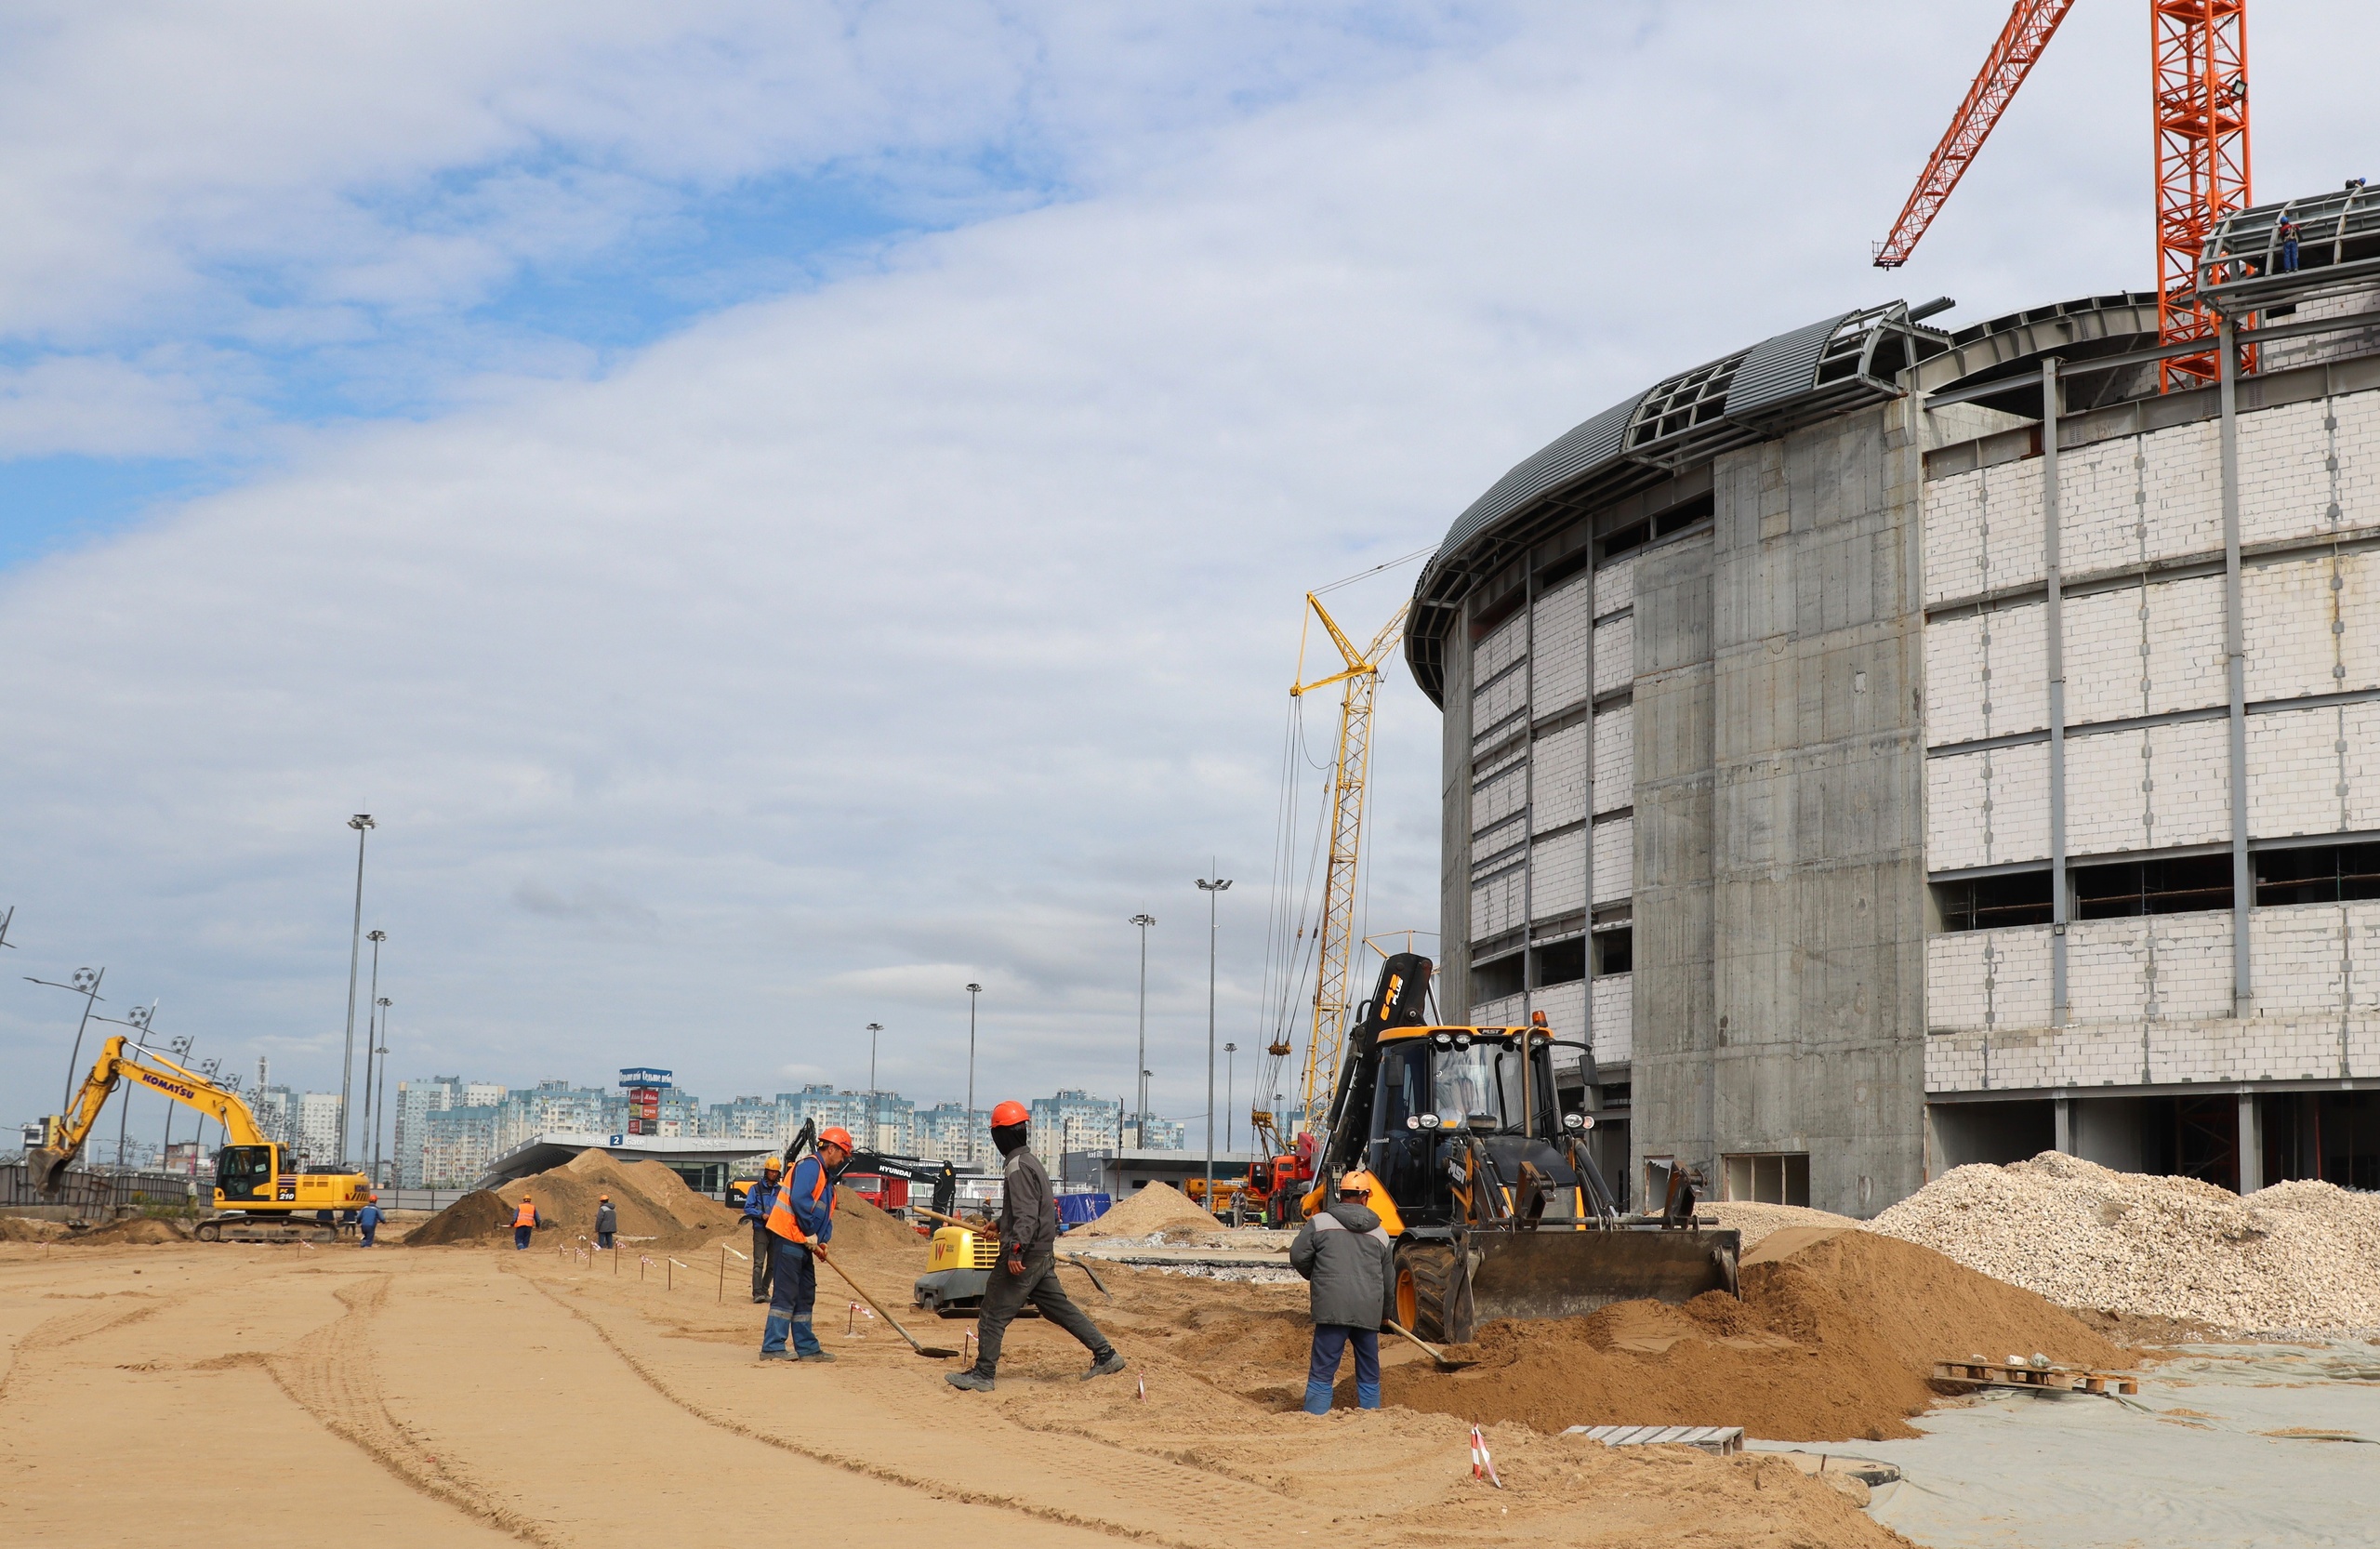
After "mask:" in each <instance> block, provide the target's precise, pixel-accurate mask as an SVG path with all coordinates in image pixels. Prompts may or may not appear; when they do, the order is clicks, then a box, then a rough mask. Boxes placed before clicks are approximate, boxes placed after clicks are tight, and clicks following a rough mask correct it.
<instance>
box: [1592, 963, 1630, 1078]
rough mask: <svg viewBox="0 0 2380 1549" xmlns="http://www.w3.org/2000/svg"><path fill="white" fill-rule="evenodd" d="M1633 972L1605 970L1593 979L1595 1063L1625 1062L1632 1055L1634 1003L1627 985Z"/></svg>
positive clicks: (1616, 1063)
mask: <svg viewBox="0 0 2380 1549" xmlns="http://www.w3.org/2000/svg"><path fill="white" fill-rule="evenodd" d="M1635 977H1636V976H1635V975H1634V974H1633V973H1608V974H1606V975H1605V976H1604V977H1602V978H1600V979H1596V980H1594V981H1593V994H1594V1000H1595V1039H1594V1051H1595V1063H1596V1064H1598V1065H1626V1064H1627V1063H1628V1062H1629V1061H1630V1060H1631V1059H1633V1058H1634V1057H1635V1053H1636V1025H1635V1023H1634V1021H1633V1018H1634V1016H1635V1014H1636V1012H1635V1002H1634V1000H1633V996H1632V995H1631V992H1630V988H1629V986H1632V985H1633V984H1634V983H1635Z"/></svg>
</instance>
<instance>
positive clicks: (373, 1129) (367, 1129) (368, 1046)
mask: <svg viewBox="0 0 2380 1549" xmlns="http://www.w3.org/2000/svg"><path fill="white" fill-rule="evenodd" d="M388 939H389V933H388V932H386V931H367V932H365V933H364V940H366V941H368V942H370V943H371V944H372V990H371V993H370V994H369V995H368V996H366V997H365V998H364V1133H365V1134H367V1135H370V1136H371V1137H372V1139H373V1144H374V1145H377V1144H378V1141H379V1137H380V1127H379V1124H378V1122H377V1120H376V1119H375V1118H374V1116H373V1112H372V1073H373V1071H374V1069H375V1068H377V1055H375V1054H374V1053H373V1051H374V1050H375V1049H376V1048H377V1047H378V1045H379V1042H380V1035H379V1034H378V1033H377V1032H376V1031H375V1030H374V1029H375V1028H376V1027H377V1026H379V1017H380V1013H379V1005H380V944H381V943H382V942H384V941H386V940H388ZM369 1148H370V1147H368V1146H364V1145H359V1146H357V1147H356V1150H357V1151H358V1152H363V1151H365V1150H368V1149H369Z"/></svg>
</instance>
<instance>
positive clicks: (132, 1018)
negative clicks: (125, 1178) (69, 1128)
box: [99, 1000, 157, 1167]
mask: <svg viewBox="0 0 2380 1549" xmlns="http://www.w3.org/2000/svg"><path fill="white" fill-rule="evenodd" d="M156 1014H157V1002H156V1001H154V1000H152V1001H150V1002H149V1003H148V1004H147V1005H145V1006H135V1007H133V1008H132V1009H131V1010H130V1011H128V1012H126V1013H124V1017H123V1020H122V1021H121V1022H120V1023H119V1024H118V1025H119V1026H126V1027H129V1028H131V1029H132V1030H133V1031H134V1032H137V1033H139V1035H140V1037H139V1039H138V1040H137V1041H136V1042H135V1043H134V1045H133V1047H134V1048H136V1049H146V1048H148V1047H149V1020H150V1018H152V1017H153V1016H155V1015H156ZM99 1020H100V1021H102V1022H116V1021H117V1019H116V1018H114V1017H112V1016H103V1017H101V1018H99ZM131 1127H132V1089H131V1088H130V1087H126V1088H125V1089H124V1105H123V1106H122V1107H120V1108H118V1109H116V1110H115V1164H116V1166H118V1167H122V1166H123V1165H124V1148H125V1145H126V1134H127V1132H129V1131H130V1129H131Z"/></svg>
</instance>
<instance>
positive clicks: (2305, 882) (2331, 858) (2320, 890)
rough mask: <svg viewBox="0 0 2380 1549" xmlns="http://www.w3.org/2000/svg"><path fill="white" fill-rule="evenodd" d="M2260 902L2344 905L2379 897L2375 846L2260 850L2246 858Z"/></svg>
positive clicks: (2379, 851) (2379, 860) (2378, 847)
mask: <svg viewBox="0 0 2380 1549" xmlns="http://www.w3.org/2000/svg"><path fill="white" fill-rule="evenodd" d="M2249 861H2250V864H2252V865H2253V866H2254V867H2255V872H2256V902H2257V903H2259V904H2346V903H2352V902H2355V901H2356V900H2359V899H2365V898H2380V844H2318V845H2308V846H2307V847H2306V848H2304V849H2292V850H2260V851H2258V852H2256V854H2254V855H2252V856H2250V857H2249Z"/></svg>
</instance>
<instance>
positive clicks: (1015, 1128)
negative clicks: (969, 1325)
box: [948, 1103, 1124, 1393]
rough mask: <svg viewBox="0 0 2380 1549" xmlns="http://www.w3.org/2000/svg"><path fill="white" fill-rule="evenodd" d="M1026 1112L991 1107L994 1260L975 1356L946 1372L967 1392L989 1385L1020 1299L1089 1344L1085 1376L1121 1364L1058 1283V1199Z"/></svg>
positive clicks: (1011, 1107) (1014, 1105) (978, 1321)
mask: <svg viewBox="0 0 2380 1549" xmlns="http://www.w3.org/2000/svg"><path fill="white" fill-rule="evenodd" d="M1032 1117H1033V1116H1032V1115H1031V1114H1029V1113H1027V1112H1025V1105H1024V1104H1022V1103H1002V1104H1001V1105H999V1106H998V1107H997V1108H994V1109H993V1110H992V1144H993V1145H997V1146H998V1147H999V1150H1000V1158H1001V1162H1000V1222H999V1238H1000V1262H999V1267H998V1268H997V1269H995V1270H993V1271H992V1278H991V1283H990V1284H989V1285H987V1286H985V1288H984V1310H983V1312H982V1314H981V1316H980V1317H978V1318H977V1319H976V1323H975V1364H974V1365H973V1366H972V1367H971V1368H969V1369H968V1370H965V1371H959V1372H954V1373H952V1374H951V1376H950V1378H949V1379H948V1381H949V1383H950V1385H951V1386H952V1387H957V1388H965V1389H967V1390H968V1391H969V1392H971V1393H989V1392H991V1391H992V1379H993V1377H994V1376H995V1375H996V1374H997V1373H998V1370H999V1364H1000V1340H1001V1337H1002V1336H1003V1335H1005V1334H1006V1333H1007V1332H1008V1326H1009V1323H1010V1321H1011V1320H1012V1319H1013V1318H1014V1317H1016V1315H1017V1314H1018V1313H1020V1312H1023V1311H1024V1310H1025V1304H1027V1303H1031V1304H1033V1305H1034V1306H1035V1307H1037V1308H1038V1309H1039V1310H1040V1313H1041V1316H1042V1317H1043V1318H1044V1319H1046V1320H1047V1321H1049V1322H1051V1323H1054V1324H1056V1325H1057V1326H1058V1327H1059V1328H1061V1329H1064V1331H1066V1332H1068V1333H1070V1334H1072V1335H1074V1336H1075V1338H1077V1339H1078V1340H1080V1341H1082V1344H1083V1348H1084V1349H1086V1350H1088V1351H1090V1352H1091V1370H1088V1371H1086V1372H1084V1373H1083V1374H1082V1378H1083V1381H1084V1382H1089V1381H1091V1379H1092V1378H1093V1377H1104V1376H1106V1375H1107V1374H1108V1373H1109V1372H1111V1371H1121V1370H1124V1357H1122V1356H1121V1355H1119V1354H1117V1349H1116V1346H1114V1345H1112V1344H1108V1343H1107V1336H1106V1335H1105V1334H1103V1333H1101V1332H1100V1331H1099V1327H1098V1325H1096V1324H1094V1323H1093V1322H1091V1319H1090V1318H1089V1317H1085V1316H1084V1315H1083V1310H1082V1309H1081V1308H1080V1307H1078V1306H1076V1305H1075V1304H1074V1299H1073V1298H1072V1297H1069V1296H1068V1295H1067V1294H1066V1292H1065V1288H1064V1287H1063V1286H1061V1285H1059V1284H1058V1260H1057V1245H1058V1201H1057V1198H1056V1196H1055V1195H1054V1194H1053V1193H1052V1192H1051V1187H1050V1174H1049V1173H1048V1172H1044V1171H1043V1170H1042V1167H1041V1159H1040V1158H1038V1157H1036V1156H1035V1155H1034V1154H1033V1148H1032V1147H1031V1146H1030V1145H1026V1144H1025V1143H1026V1141H1027V1139H1028V1138H1029V1136H1028V1128H1029V1126H1030V1123H1031V1120H1032Z"/></svg>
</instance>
